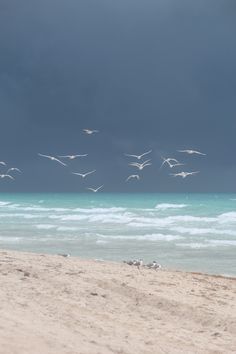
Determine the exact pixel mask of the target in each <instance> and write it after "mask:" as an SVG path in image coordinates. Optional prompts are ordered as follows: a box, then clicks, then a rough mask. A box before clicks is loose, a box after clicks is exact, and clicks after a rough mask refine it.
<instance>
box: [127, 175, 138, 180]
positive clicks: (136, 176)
mask: <svg viewBox="0 0 236 354" xmlns="http://www.w3.org/2000/svg"><path fill="white" fill-rule="evenodd" d="M131 178H136V179H137V180H140V177H139V175H130V176H129V177H128V178H127V179H126V181H125V182H128V181H129V180H130V179H131Z"/></svg>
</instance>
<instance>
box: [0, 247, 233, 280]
mask: <svg viewBox="0 0 236 354" xmlns="http://www.w3.org/2000/svg"><path fill="white" fill-rule="evenodd" d="M1 252H19V253H23V254H29V255H41V256H61V254H59V253H43V252H33V251H24V250H15V249H5V248H0V253H1ZM68 258H73V259H78V260H81V261H91V262H103V263H107V264H109V263H111V264H124V261H113V260H106V259H102V258H101V259H100V258H87V257H86V258H83V257H80V256H76V255H73V254H72V255H71V254H70V257H68ZM144 265H145V264H144ZM161 266H162V268H161V270H162V271H170V272H177V273H178V272H180V273H191V274H198V275H206V276H210V277H219V278H227V279H231V280H236V275H233V274H228V275H227V274H220V273H208V272H204V271H198V270H188V269H178V268H175V267H173V268H172V267H166V266H165V265H163V264H161Z"/></svg>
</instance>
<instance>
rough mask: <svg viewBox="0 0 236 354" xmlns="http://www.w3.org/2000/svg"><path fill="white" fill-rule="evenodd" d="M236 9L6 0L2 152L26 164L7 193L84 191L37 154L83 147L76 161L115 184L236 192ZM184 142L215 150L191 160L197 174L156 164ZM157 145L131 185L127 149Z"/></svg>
mask: <svg viewBox="0 0 236 354" xmlns="http://www.w3.org/2000/svg"><path fill="white" fill-rule="evenodd" d="M235 14H236V8H235V6H234V2H233V1H223V0H222V1H219V0H216V1H212V0H211V1H210V0H207V1H203V0H202V1H198V2H193V1H187V0H186V1H184V0H181V1H177V2H176V1H174V0H165V1H164V0H159V1H152V0H147V1H141V0H138V1H133V0H126V1H124V0H121V1H108V0H100V1H97V0H96V1H95V0H94V1H93V0H86V1H85V0H84V1H78V0H77V1H73V0H68V1H66V2H65V1H62V0H61V1H52V0H47V1H45V0H42V1H40V2H39V1H34V0H31V1H26V0H23V1H21V2H19V1H1V4H0V45H1V56H0V122H1V139H0V149H1V156H0V160H1V159H2V160H4V159H5V160H7V161H10V163H11V164H13V163H14V164H17V165H18V166H19V167H22V169H24V171H25V175H24V176H22V177H19V178H18V180H17V181H16V182H15V183H14V184H13V183H5V182H4V183H3V184H1V190H2V191H5V190H8V191H43V190H45V191H81V190H83V188H84V187H83V184H80V181H78V180H77V179H76V178H73V177H74V176H73V177H72V176H70V175H69V173H68V171H67V170H65V169H63V168H61V167H60V166H57V165H55V164H53V163H50V162H48V161H44V160H43V161H42V160H40V159H39V158H38V157H37V152H42V153H48V154H57V153H58V154H63V153H73V152H75V153H76V152H77V151H78V152H82V153H87V152H88V153H89V157H88V158H87V159H84V160H83V161H80V163H79V162H77V163H76V162H74V165H73V168H71V169H77V170H80V169H83V170H84V169H87V168H89V169H90V168H93V167H95V168H97V169H98V173H97V176H96V178H95V176H93V178H92V177H91V184H97V183H104V184H106V188H107V190H108V191H128V190H130V189H131V190H133V191H135V190H136V191H138V190H140V191H171V192H173V191H235V175H236V171H235V167H234V166H235V163H234V160H233V159H234V151H235V145H236V144H235V132H236V103H235V94H236V69H235V62H236V47H235V36H236V21H235ZM84 127H92V128H95V129H99V130H100V131H101V133H100V134H99V135H97V136H93V137H88V136H84V135H83V134H82V133H81V130H82V129H83V128H84ZM188 147H193V148H197V149H201V150H203V151H205V152H206V153H207V154H208V156H207V158H204V159H203V158H202V159H200V158H199V159H196V158H195V159H193V158H191V159H189V158H186V161H187V162H188V163H189V165H188V166H189V167H188V168H189V169H199V170H201V174H199V175H198V176H196V177H194V178H192V179H191V180H188V181H187V180H186V181H184V182H185V183H182V182H183V181H179V180H173V179H171V178H169V177H167V171H162V172H160V171H159V165H160V155H161V154H164V155H165V154H171V155H173V154H174V155H175V156H179V155H178V154H177V153H176V149H179V148H188ZM149 148H152V149H153V150H154V154H153V166H152V167H150V170H149V171H148V169H147V170H144V173H143V175H144V176H143V181H142V182H141V183H140V185H139V187H138V188H137V189H135V188H136V187H134V186H132V185H129V186H124V185H123V182H122V181H123V180H124V179H125V177H126V176H127V175H128V173H129V172H131V171H132V169H130V168H129V167H127V164H126V160H125V158H124V157H123V152H124V151H127V152H130V153H135V152H137V153H139V152H140V153H141V152H142V151H143V150H145V149H149ZM186 168H187V167H186Z"/></svg>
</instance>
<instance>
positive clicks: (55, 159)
mask: <svg viewBox="0 0 236 354" xmlns="http://www.w3.org/2000/svg"><path fill="white" fill-rule="evenodd" d="M38 155H39V156H42V157H46V158H47V159H49V160H51V161H56V162H58V163H59V164H61V165H63V166H67V165H66V164H65V163H64V162H62V161H61V160H59V159H57V158H56V157H54V156H49V155H43V154H40V153H38Z"/></svg>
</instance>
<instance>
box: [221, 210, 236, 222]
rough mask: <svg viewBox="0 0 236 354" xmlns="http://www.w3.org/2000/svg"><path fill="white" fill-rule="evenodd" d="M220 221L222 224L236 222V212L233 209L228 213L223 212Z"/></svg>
mask: <svg viewBox="0 0 236 354" xmlns="http://www.w3.org/2000/svg"><path fill="white" fill-rule="evenodd" d="M218 222H219V223H220V224H227V223H236V212H235V211H231V212H228V213H223V214H221V215H219V216H218Z"/></svg>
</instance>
